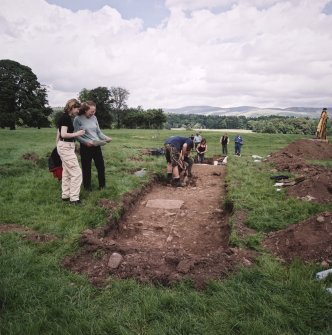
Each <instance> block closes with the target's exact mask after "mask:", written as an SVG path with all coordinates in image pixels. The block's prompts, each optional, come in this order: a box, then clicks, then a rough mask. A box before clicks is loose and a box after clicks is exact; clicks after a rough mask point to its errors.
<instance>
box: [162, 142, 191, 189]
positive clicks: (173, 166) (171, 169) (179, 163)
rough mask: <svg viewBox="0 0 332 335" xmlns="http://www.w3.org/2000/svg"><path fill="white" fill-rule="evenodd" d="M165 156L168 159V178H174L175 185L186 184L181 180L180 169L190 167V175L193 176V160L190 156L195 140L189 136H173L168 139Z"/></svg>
mask: <svg viewBox="0 0 332 335" xmlns="http://www.w3.org/2000/svg"><path fill="white" fill-rule="evenodd" d="M164 145H165V157H166V161H167V179H168V180H172V179H173V183H174V184H175V186H177V187H181V186H185V185H184V184H183V183H182V182H181V180H180V170H179V169H182V170H183V169H185V168H186V164H187V167H188V176H189V177H191V166H192V160H191V159H190V158H189V153H190V150H191V149H192V148H193V141H192V140H191V139H190V138H188V137H182V136H172V137H169V138H168V139H166V141H165V143H164Z"/></svg>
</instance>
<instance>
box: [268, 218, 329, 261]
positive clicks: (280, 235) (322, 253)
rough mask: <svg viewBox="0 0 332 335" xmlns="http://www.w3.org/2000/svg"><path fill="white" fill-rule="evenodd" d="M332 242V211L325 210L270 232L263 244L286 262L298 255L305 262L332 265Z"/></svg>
mask: <svg viewBox="0 0 332 335" xmlns="http://www.w3.org/2000/svg"><path fill="white" fill-rule="evenodd" d="M331 242H332V213H329V212H325V213H321V214H319V215H315V216H313V217H311V218H309V219H308V220H305V221H304V222H301V223H298V224H294V225H291V226H289V227H287V228H286V229H283V230H280V231H276V232H273V233H271V234H269V235H268V236H267V237H266V239H265V240H264V242H263V246H264V247H265V248H267V249H269V250H270V251H271V252H272V253H273V254H274V255H276V256H277V257H279V258H280V259H281V260H283V261H285V262H291V261H292V260H293V259H294V258H296V257H297V258H299V259H301V260H303V261H304V262H314V263H319V264H321V265H323V266H331V265H332V243H331Z"/></svg>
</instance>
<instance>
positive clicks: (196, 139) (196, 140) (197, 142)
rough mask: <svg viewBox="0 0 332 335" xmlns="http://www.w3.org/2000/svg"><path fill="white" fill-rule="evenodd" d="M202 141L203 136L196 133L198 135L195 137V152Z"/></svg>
mask: <svg viewBox="0 0 332 335" xmlns="http://www.w3.org/2000/svg"><path fill="white" fill-rule="evenodd" d="M201 140H202V136H201V134H200V133H196V135H195V136H194V144H195V150H196V148H197V146H198V144H200V143H201Z"/></svg>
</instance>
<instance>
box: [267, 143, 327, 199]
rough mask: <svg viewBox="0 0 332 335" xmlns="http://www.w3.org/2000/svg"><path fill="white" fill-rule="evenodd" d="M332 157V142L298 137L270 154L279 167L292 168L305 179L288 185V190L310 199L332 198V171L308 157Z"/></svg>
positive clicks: (271, 159) (316, 158) (289, 192)
mask: <svg viewBox="0 0 332 335" xmlns="http://www.w3.org/2000/svg"><path fill="white" fill-rule="evenodd" d="M322 159H324V160H328V159H332V145H331V144H329V143H327V142H322V141H319V140H299V141H296V142H293V143H291V144H290V145H288V146H287V147H286V148H284V149H282V150H279V151H277V152H275V153H273V154H272V155H271V157H269V161H270V162H272V163H273V164H275V166H276V168H277V170H278V171H281V172H284V171H286V172H291V173H293V174H295V175H300V176H303V177H304V180H303V181H302V182H300V183H297V184H296V185H294V186H291V187H288V188H287V194H288V195H290V196H292V197H295V198H300V199H303V200H307V201H313V202H317V203H329V202H331V201H332V171H331V170H330V169H328V168H325V167H323V166H319V165H312V164H308V163H306V161H307V160H322Z"/></svg>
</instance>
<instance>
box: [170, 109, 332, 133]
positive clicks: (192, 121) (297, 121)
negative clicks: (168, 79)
mask: <svg viewBox="0 0 332 335" xmlns="http://www.w3.org/2000/svg"><path fill="white" fill-rule="evenodd" d="M317 123H318V121H317V119H310V118H297V117H288V116H275V115H269V116H260V117H256V118H253V117H250V118H247V117H245V116H224V115H223V116H219V115H198V114H189V115H184V114H168V115H167V123H166V124H165V127H166V128H168V129H170V128H179V127H181V128H186V129H195V128H196V129H248V130H252V131H253V132H256V133H269V134H303V135H314V134H315V131H316V128H317ZM327 134H328V135H332V129H331V122H329V123H328V125H327Z"/></svg>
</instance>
